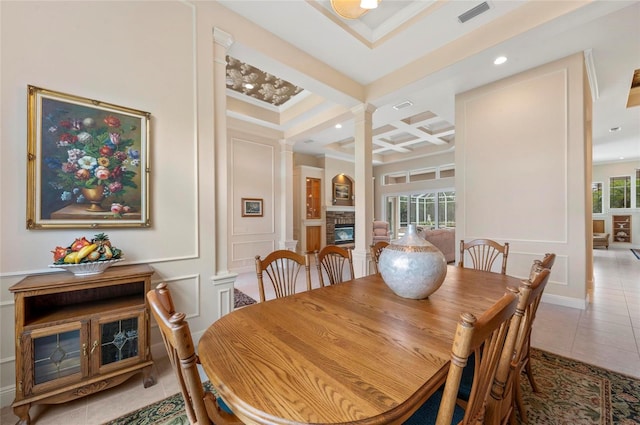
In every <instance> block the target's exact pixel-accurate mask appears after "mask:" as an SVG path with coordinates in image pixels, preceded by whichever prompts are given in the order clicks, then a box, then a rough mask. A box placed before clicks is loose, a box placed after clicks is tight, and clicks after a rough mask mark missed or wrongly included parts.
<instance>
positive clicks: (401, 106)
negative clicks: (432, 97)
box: [393, 100, 413, 111]
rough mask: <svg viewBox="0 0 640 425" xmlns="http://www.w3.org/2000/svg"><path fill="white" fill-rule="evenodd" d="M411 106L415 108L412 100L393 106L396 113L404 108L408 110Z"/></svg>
mask: <svg viewBox="0 0 640 425" xmlns="http://www.w3.org/2000/svg"><path fill="white" fill-rule="evenodd" d="M409 106H413V102H412V101H410V100H405V101H404V102H400V103H398V104H397V105H393V109H395V110H396V111H398V110H400V109H404V108H408V107H409Z"/></svg>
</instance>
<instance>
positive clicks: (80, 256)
mask: <svg viewBox="0 0 640 425" xmlns="http://www.w3.org/2000/svg"><path fill="white" fill-rule="evenodd" d="M96 249H98V244H95V243H92V244H91V245H86V246H83V247H82V249H81V250H80V251H78V255H76V264H78V263H79V262H80V261H82V259H83V258H84V257H86V256H87V255H89V254H90V253H91V252H93V251H95V250H96Z"/></svg>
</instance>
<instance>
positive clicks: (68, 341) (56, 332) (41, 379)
mask: <svg viewBox="0 0 640 425" xmlns="http://www.w3.org/2000/svg"><path fill="white" fill-rule="evenodd" d="M87 328H88V326H87V325H86V323H83V322H73V323H69V324H65V325H60V326H53V327H48V328H46V329H37V330H34V331H32V332H29V333H25V334H24V346H25V347H30V348H31V350H32V356H31V361H28V362H27V363H26V364H25V368H26V370H25V375H24V376H25V378H26V377H30V378H31V379H26V383H28V384H26V386H29V388H25V389H24V391H25V394H26V393H30V392H32V391H33V392H37V391H39V390H40V389H46V388H48V387H49V386H51V385H59V382H60V380H64V381H74V380H80V379H82V377H83V376H85V375H86V374H87V373H88V370H87V363H86V352H87V351H86V344H85V341H86V334H87ZM54 381H56V383H55V384H54ZM49 383H51V385H48V384H49Z"/></svg>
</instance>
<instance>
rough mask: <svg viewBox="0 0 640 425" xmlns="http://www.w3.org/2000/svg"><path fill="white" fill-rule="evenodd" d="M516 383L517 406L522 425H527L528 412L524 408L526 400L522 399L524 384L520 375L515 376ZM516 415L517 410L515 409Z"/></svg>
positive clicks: (514, 384)
mask: <svg viewBox="0 0 640 425" xmlns="http://www.w3.org/2000/svg"><path fill="white" fill-rule="evenodd" d="M514 375H515V376H514V378H515V382H514V383H513V386H514V391H515V404H516V407H517V408H518V411H519V412H520V419H522V423H523V424H526V423H528V422H527V411H526V409H525V408H524V400H523V399H522V383H521V382H520V374H518V373H516V374H514ZM513 411H514V414H515V408H514V409H513Z"/></svg>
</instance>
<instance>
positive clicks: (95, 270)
mask: <svg viewBox="0 0 640 425" xmlns="http://www.w3.org/2000/svg"><path fill="white" fill-rule="evenodd" d="M122 260H124V258H118V259H115V260H105V261H93V262H89V263H78V264H49V267H52V268H56V269H64V270H66V271H68V272H71V273H73V274H74V275H76V276H89V275H92V274H100V273H102V272H104V271H105V270H106V269H108V268H109V267H111V266H113V265H114V264H115V263H117V262H119V261H122Z"/></svg>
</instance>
